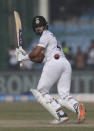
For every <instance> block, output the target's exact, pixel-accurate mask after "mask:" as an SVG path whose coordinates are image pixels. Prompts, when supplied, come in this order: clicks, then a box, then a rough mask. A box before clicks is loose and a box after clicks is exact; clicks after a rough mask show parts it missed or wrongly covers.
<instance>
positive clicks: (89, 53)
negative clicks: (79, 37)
mask: <svg viewBox="0 0 94 131" xmlns="http://www.w3.org/2000/svg"><path fill="white" fill-rule="evenodd" d="M62 50H63V52H64V54H65V56H66V58H67V59H68V60H69V61H70V63H71V66H72V69H73V70H94V40H91V42H90V44H89V47H88V49H87V50H86V52H83V51H82V49H81V47H80V46H78V47H77V51H76V53H73V51H72V47H71V46H67V43H66V41H63V42H62Z"/></svg>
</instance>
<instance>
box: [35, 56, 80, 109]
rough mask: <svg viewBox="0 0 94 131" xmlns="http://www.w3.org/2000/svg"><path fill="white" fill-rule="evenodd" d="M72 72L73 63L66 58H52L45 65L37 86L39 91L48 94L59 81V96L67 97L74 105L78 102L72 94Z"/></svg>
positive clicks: (63, 98)
mask: <svg viewBox="0 0 94 131" xmlns="http://www.w3.org/2000/svg"><path fill="white" fill-rule="evenodd" d="M71 73H72V69H71V65H70V63H69V62H68V60H67V59H66V58H59V59H54V58H52V59H51V60H50V61H48V62H46V64H45V65H44V68H43V71H42V74H41V78H40V80H39V83H38V87H37V89H38V91H39V92H41V93H42V94H47V93H49V90H50V89H51V88H52V86H53V85H54V84H55V83H57V91H58V95H59V97H60V98H61V99H62V100H65V99H66V100H67V101H68V103H69V104H70V105H71V106H72V107H73V106H74V105H75V104H76V103H78V102H77V101H76V100H75V99H74V98H72V97H71V96H70V87H71Z"/></svg>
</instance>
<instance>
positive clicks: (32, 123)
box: [0, 120, 94, 127]
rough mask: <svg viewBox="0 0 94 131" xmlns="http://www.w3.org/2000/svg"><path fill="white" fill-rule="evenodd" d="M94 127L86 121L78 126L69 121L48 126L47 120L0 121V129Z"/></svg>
mask: <svg viewBox="0 0 94 131" xmlns="http://www.w3.org/2000/svg"><path fill="white" fill-rule="evenodd" d="M53 126H54V127H66V126H67V127H80V126H81V127H94V122H91V121H86V122H85V123H83V124H78V123H77V122H74V121H69V122H67V123H63V124H60V125H53V124H50V121H47V120H0V127H53Z"/></svg>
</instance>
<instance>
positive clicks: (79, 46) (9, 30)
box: [0, 0, 94, 130]
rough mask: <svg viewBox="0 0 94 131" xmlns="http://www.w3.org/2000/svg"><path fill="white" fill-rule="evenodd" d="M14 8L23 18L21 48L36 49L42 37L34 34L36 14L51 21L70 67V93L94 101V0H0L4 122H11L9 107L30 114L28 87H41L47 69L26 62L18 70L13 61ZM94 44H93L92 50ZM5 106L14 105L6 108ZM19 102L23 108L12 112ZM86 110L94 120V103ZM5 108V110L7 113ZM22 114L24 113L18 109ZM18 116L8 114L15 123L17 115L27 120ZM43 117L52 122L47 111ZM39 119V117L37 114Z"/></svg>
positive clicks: (0, 81)
mask: <svg viewBox="0 0 94 131" xmlns="http://www.w3.org/2000/svg"><path fill="white" fill-rule="evenodd" d="M14 10H17V11H18V12H19V14H20V17H21V21H22V27H23V47H24V48H25V49H26V50H27V52H29V51H30V50H32V49H33V48H34V47H35V45H36V44H37V42H38V39H39V38H38V37H36V36H35V34H34V33H33V30H32V18H33V16H35V15H43V16H44V17H45V18H46V19H47V21H48V23H49V30H51V31H52V32H53V33H54V34H55V36H56V37H57V40H58V42H59V44H60V45H61V46H62V45H63V46H62V50H64V51H65V55H66V57H67V58H68V59H69V61H70V62H71V65H72V69H73V73H72V85H71V93H72V95H73V96H74V97H75V98H77V99H78V100H80V101H85V102H94V1H93V0H83V1H82V0H79V1H78V0H7V1H6V0H0V16H1V18H0V102H1V110H0V113H1V118H0V120H2V119H4V120H6V119H8V114H7V115H4V114H6V113H7V112H6V110H5V109H7V108H8V113H9V112H10V111H13V113H14V114H15V112H16V111H18V110H21V111H22V110H23V111H22V112H23V116H24V115H25V113H24V112H25V111H28V110H29V109H31V110H32V108H31V107H32V105H31V106H30V103H28V102H29V101H30V102H32V101H35V100H34V97H33V96H32V93H31V92H30V88H37V83H38V80H39V77H40V74H41V71H42V67H43V64H35V63H32V62H29V61H28V62H27V63H25V69H20V68H19V65H18V63H17V62H16V61H15V58H14V53H15V48H16V45H17V39H16V30H15V21H14V16H13V11H14ZM91 45H93V46H92V47H91ZM90 49H92V58H93V59H92V60H91V63H89V62H88V59H89V57H90V56H89V53H90ZM79 50H80V52H79ZM78 56H80V58H78ZM77 58H78V59H77ZM79 59H80V60H81V61H80V63H82V64H81V65H80V66H79ZM77 62H78V64H77ZM51 93H52V94H56V93H57V90H56V85H54V87H53V88H52V90H51ZM2 102H14V103H13V104H9V103H6V104H3V103H2ZM15 102H20V104H19V103H16V104H18V105H17V106H19V108H18V109H17V108H15V109H14V107H15V106H16V105H15ZM21 102H27V103H25V104H26V107H28V108H29V109H28V110H27V109H26V107H25V105H24V104H23V103H21ZM21 105H22V107H21ZM33 105H34V106H35V108H36V104H35V103H33ZM87 106H88V107H89V106H90V107H89V113H92V114H89V115H90V116H89V118H90V120H92V119H94V117H93V109H94V107H92V108H91V106H92V104H87ZM9 107H10V108H9ZM38 107H39V110H40V112H41V110H42V111H44V110H43V109H42V107H40V106H39V105H38ZM16 109H17V110H16ZM2 110H4V112H3V113H4V114H3V113H2ZM34 110H35V109H34ZM5 112H6V113H5ZM18 112H19V113H21V112H20V111H18ZM14 114H9V115H10V117H9V120H10V119H15V117H16V119H18V118H20V119H23V118H22V117H18V118H17V116H18V115H17V116H15V115H14ZM30 114H32V115H33V114H34V113H32V112H30ZM44 114H46V115H44V116H46V117H47V116H48V117H47V120H48V119H50V115H48V114H47V112H46V113H45V111H44ZM26 115H27V114H26ZM27 116H28V115H27ZM35 116H36V115H35ZM71 116H72V115H71ZM25 117H26V116H24V119H25ZM33 117H34V116H33ZM40 118H41V116H40ZM28 119H31V118H27V117H26V120H28ZM35 119H37V116H36V117H35V118H34V120H35ZM43 119H44V118H43ZM38 120H39V119H38ZM4 122H5V121H4ZM0 123H1V121H0ZM10 123H11V122H10ZM10 125H11V124H10ZM85 127H86V126H85ZM73 129H74V128H73ZM13 130H14V129H13ZM23 130H24V129H23ZM28 130H29V129H28ZM41 130H42V129H41Z"/></svg>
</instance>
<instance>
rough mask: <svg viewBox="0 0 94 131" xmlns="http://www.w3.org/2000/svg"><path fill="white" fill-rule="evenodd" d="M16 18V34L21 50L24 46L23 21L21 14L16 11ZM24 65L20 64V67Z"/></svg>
mask: <svg viewBox="0 0 94 131" xmlns="http://www.w3.org/2000/svg"><path fill="white" fill-rule="evenodd" d="M14 18H15V24H16V34H17V47H18V48H19V47H20V46H22V25H21V19H20V16H19V13H18V12H17V11H14ZM22 65H23V63H22V62H20V67H21V66H22Z"/></svg>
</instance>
